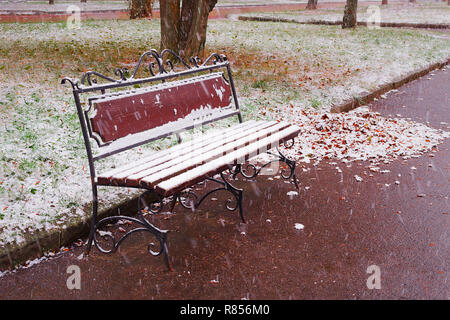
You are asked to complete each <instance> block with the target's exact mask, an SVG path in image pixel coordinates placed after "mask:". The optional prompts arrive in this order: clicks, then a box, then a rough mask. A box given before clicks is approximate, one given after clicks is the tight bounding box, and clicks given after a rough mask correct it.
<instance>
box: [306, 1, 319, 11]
mask: <svg viewBox="0 0 450 320" xmlns="http://www.w3.org/2000/svg"><path fill="white" fill-rule="evenodd" d="M317 1H318V0H308V4H307V5H306V10H315V9H317Z"/></svg>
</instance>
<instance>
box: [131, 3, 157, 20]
mask: <svg viewBox="0 0 450 320" xmlns="http://www.w3.org/2000/svg"><path fill="white" fill-rule="evenodd" d="M129 1H130V2H129V5H128V9H129V12H130V19H137V18H145V17H150V16H151V15H152V4H153V1H154V0H129Z"/></svg>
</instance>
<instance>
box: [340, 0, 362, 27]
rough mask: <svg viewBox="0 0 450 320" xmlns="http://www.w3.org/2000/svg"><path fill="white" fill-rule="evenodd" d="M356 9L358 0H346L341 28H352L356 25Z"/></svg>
mask: <svg viewBox="0 0 450 320" xmlns="http://www.w3.org/2000/svg"><path fill="white" fill-rule="evenodd" d="M357 9H358V0H347V4H346V5H345V10H344V18H343V19H342V28H343V29H345V28H354V27H355V26H356V10H357Z"/></svg>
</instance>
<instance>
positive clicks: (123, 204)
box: [0, 195, 151, 271]
mask: <svg viewBox="0 0 450 320" xmlns="http://www.w3.org/2000/svg"><path fill="white" fill-rule="evenodd" d="M138 197H139V195H135V196H133V197H131V198H130V197H126V196H125V197H123V198H122V199H120V200H119V201H118V202H116V203H115V204H114V205H113V206H112V207H110V208H105V209H103V210H101V211H99V213H98V219H102V218H106V217H110V216H113V215H116V213H117V211H118V210H119V211H120V212H121V215H128V216H129V215H132V214H134V213H135V212H137V200H138ZM150 201H151V200H150ZM83 211H84V212H86V213H89V214H87V215H86V216H83V217H76V218H73V219H72V220H70V221H69V222H68V223H66V224H64V226H62V227H60V228H59V229H53V230H50V231H38V232H36V233H33V234H29V235H25V238H26V239H25V242H23V243H21V244H15V245H12V246H6V247H3V248H0V271H1V270H7V269H14V268H15V266H17V265H21V264H24V263H25V262H26V261H28V260H33V259H36V258H40V257H42V256H44V254H45V253H46V252H48V251H59V250H60V248H61V247H63V246H69V245H70V244H72V243H73V242H74V241H76V240H77V239H80V238H83V237H86V236H87V235H88V234H89V230H90V220H91V217H92V205H85V206H84V207H83Z"/></svg>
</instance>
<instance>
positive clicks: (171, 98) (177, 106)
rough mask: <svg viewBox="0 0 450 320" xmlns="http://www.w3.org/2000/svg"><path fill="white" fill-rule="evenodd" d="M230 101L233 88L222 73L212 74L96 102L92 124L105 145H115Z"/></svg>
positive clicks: (93, 129)
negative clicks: (106, 143) (130, 136)
mask: <svg viewBox="0 0 450 320" xmlns="http://www.w3.org/2000/svg"><path fill="white" fill-rule="evenodd" d="M230 101H231V88H230V85H229V84H228V82H227V81H226V80H225V79H224V78H223V75H222V73H211V74H208V75H202V76H197V77H195V78H190V79H186V80H179V81H174V82H167V83H161V84H158V85H155V86H154V87H151V88H146V89H142V90H137V91H136V92H134V93H129V94H123V95H119V96H115V97H108V98H104V99H98V100H95V101H93V103H92V105H93V108H94V112H93V116H92V117H91V118H90V122H91V127H92V131H93V132H94V133H96V134H98V135H99V136H100V138H101V139H102V141H103V142H111V141H114V140H117V139H119V138H122V137H125V136H127V135H129V134H133V133H138V132H142V131H145V130H149V129H153V128H156V127H159V126H162V125H164V124H167V123H169V122H173V121H176V120H178V119H181V118H185V117H187V116H189V115H190V114H193V113H195V111H198V110H202V109H215V108H223V107H227V106H229V105H230Z"/></svg>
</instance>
